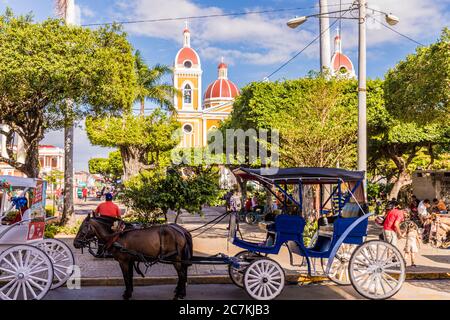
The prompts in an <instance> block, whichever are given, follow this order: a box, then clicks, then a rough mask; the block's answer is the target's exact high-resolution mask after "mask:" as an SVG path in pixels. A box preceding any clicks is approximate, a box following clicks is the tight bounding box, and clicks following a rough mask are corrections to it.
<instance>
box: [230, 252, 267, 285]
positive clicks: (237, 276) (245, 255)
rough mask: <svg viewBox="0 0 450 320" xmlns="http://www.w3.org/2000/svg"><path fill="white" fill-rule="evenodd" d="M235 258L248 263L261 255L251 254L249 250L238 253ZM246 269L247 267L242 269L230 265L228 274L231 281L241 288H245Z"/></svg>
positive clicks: (244, 266)
mask: <svg viewBox="0 0 450 320" xmlns="http://www.w3.org/2000/svg"><path fill="white" fill-rule="evenodd" d="M234 256H235V257H236V258H238V259H239V260H242V261H248V262H249V261H251V260H254V259H256V258H258V257H260V255H259V254H257V253H254V252H250V251H247V250H244V251H241V252H238V253H237V254H235V255H234ZM246 268H247V265H243V266H242V267H240V268H235V267H233V265H231V264H230V265H228V274H229V275H230V279H231V281H232V282H233V283H234V284H235V285H236V286H238V287H239V288H244V272H245V269H246Z"/></svg>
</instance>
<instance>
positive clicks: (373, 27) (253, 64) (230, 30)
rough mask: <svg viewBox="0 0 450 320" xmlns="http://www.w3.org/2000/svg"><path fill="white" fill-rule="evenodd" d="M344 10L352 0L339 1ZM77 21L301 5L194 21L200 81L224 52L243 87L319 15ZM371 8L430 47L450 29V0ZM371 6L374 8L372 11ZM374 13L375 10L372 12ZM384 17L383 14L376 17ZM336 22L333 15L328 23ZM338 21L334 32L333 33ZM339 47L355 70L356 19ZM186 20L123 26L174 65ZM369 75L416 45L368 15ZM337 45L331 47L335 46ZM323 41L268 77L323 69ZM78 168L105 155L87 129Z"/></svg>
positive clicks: (81, 11)
mask: <svg viewBox="0 0 450 320" xmlns="http://www.w3.org/2000/svg"><path fill="white" fill-rule="evenodd" d="M341 2H342V8H347V7H348V6H349V3H350V2H352V1H349V0H341ZM75 3H76V9H77V21H78V23H80V24H82V25H84V24H90V23H103V22H110V21H128V20H145V19H155V18H169V17H170V18H175V17H186V16H199V15H209V14H222V13H233V12H244V11H261V10H266V9H282V8H299V9H298V10H293V11H281V12H276V13H270V14H250V15H241V16H236V17H219V18H209V19H196V20H193V19H191V20H190V22H189V24H190V30H191V44H192V47H194V48H195V49H196V50H197V52H198V53H199V55H200V58H201V62H202V68H203V86H204V88H203V89H205V88H206V86H207V85H208V84H209V83H210V82H211V81H213V80H214V79H215V78H216V76H217V64H218V62H219V61H220V57H221V56H224V59H225V62H227V63H228V64H229V72H228V75H229V77H230V78H231V79H232V80H233V81H234V82H235V83H236V84H237V85H238V86H239V87H243V86H245V85H246V84H247V83H249V82H252V81H261V80H262V79H263V78H264V77H265V76H267V75H268V74H270V73H271V72H272V71H274V70H275V69H277V68H278V67H279V66H280V65H281V64H283V62H285V61H286V60H288V59H289V58H290V57H291V56H293V55H294V54H295V53H296V52H297V51H299V50H300V49H302V48H303V47H304V46H305V45H306V44H307V43H308V42H310V41H311V40H312V39H313V38H314V37H316V36H317V34H318V20H317V19H310V20H308V21H307V22H306V23H305V24H303V25H302V26H301V27H300V28H297V29H295V30H292V29H290V28H288V27H287V26H286V24H285V23H286V21H287V20H288V19H289V18H292V17H293V16H295V15H298V16H301V15H307V14H312V13H316V12H317V8H314V7H315V6H317V3H318V0H272V1H267V0H259V1H256V0H245V1H244V0H241V1H238V0H227V1H225V0H221V1H211V0H203V1H200V0H96V1H91V0H75ZM328 3H329V4H330V5H331V7H330V8H331V9H337V8H339V0H328ZM368 3H369V7H370V8H374V9H377V10H382V11H386V12H392V13H393V14H395V15H397V16H398V17H399V18H400V23H399V24H398V25H397V26H395V27H394V28H395V29H396V30H398V31H399V32H402V33H404V34H406V35H408V36H410V37H411V38H413V39H415V40H416V41H418V42H420V43H423V44H429V43H431V42H433V41H435V40H436V39H437V38H438V37H439V34H440V30H441V29H442V28H443V27H444V26H449V23H448V22H449V21H450V0H428V1H427V0H396V1H392V0H372V1H370V0H368ZM7 6H9V7H11V8H12V9H13V11H14V12H15V13H16V14H25V13H28V12H30V11H31V12H32V13H33V14H34V17H35V20H36V21H41V20H44V19H46V18H48V17H55V10H54V1H53V0H0V10H1V11H4V9H5V8H6V7H7ZM370 12H371V11H370V10H369V13H370ZM375 14H376V13H375ZM376 19H378V20H381V21H382V20H383V17H380V16H378V17H376ZM331 22H333V20H331ZM337 25H338V24H336V25H335V26H334V27H332V29H331V35H332V38H333V37H334V34H335V33H336V28H335V27H336V26H337ZM341 26H342V47H343V51H344V53H346V54H347V55H348V56H349V57H350V58H351V60H352V61H353V63H354V66H355V68H357V23H356V21H355V20H348V19H346V20H342V25H341ZM183 28H184V21H182V20H178V21H169V22H158V23H141V24H129V25H125V31H126V32H127V33H128V35H129V40H130V42H131V43H132V45H133V46H134V48H135V49H139V50H140V51H141V53H142V54H143V56H144V58H145V60H146V62H147V63H148V64H150V65H153V64H156V63H162V64H167V65H172V64H173V60H174V57H175V54H176V52H177V51H178V49H179V48H180V46H181V42H182V30H183ZM367 45H368V50H367V73H368V76H369V77H371V78H376V77H383V75H384V74H385V73H386V71H387V70H388V69H389V68H390V67H393V66H394V65H395V64H396V62H398V61H399V60H401V59H403V58H404V57H405V56H406V55H407V54H409V53H413V52H414V50H415V48H416V46H417V45H416V44H415V43H413V42H411V41H409V40H407V39H405V38H402V37H400V36H399V35H397V34H396V33H394V32H392V31H391V30H388V29H386V28H385V27H383V26H381V25H379V24H378V23H377V22H375V21H374V20H372V19H369V20H368V30H367ZM331 48H332V49H333V44H331ZM318 50H319V47H318V43H315V44H314V45H313V46H311V47H310V48H308V49H307V50H306V51H305V52H304V53H302V54H301V55H299V56H298V57H297V58H296V59H295V60H294V61H293V62H292V63H290V64H289V65H287V66H286V67H284V68H283V69H282V70H280V71H279V72H278V73H276V74H275V75H274V76H272V77H271V78H270V80H272V81H274V80H278V79H284V78H286V79H292V78H298V77H302V76H304V75H306V74H307V73H308V71H310V70H318V68H319V51H318ZM76 133H77V139H76V141H75V159H74V165H75V169H76V170H80V169H86V168H87V160H88V159H89V158H90V157H97V156H106V154H107V153H108V151H109V150H108V149H105V148H99V147H94V146H91V145H90V143H89V141H88V140H87V137H86V135H85V133H84V131H83V130H82V129H78V130H77V131H76ZM43 143H51V144H54V145H57V146H62V144H63V141H62V137H61V133H58V132H56V133H49V134H48V135H47V136H46V138H45V140H44V141H43Z"/></svg>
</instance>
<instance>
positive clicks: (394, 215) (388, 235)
mask: <svg viewBox="0 0 450 320" xmlns="http://www.w3.org/2000/svg"><path fill="white" fill-rule="evenodd" d="M391 205H392V209H391V210H389V211H388V213H387V214H386V218H385V219H384V223H383V232H384V240H385V241H386V242H389V243H390V244H392V245H394V246H397V240H398V239H399V238H401V237H402V232H401V230H400V223H401V222H402V221H403V219H404V214H403V210H400V209H399V208H398V203H397V202H396V201H392V202H391Z"/></svg>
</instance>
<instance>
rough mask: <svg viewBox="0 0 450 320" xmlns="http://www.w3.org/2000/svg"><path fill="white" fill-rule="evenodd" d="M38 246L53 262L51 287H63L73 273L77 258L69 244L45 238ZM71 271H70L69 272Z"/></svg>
mask: <svg viewBox="0 0 450 320" xmlns="http://www.w3.org/2000/svg"><path fill="white" fill-rule="evenodd" d="M37 247H38V248H39V249H41V250H42V251H44V252H45V253H46V254H47V255H48V257H49V258H50V260H52V264H53V284H52V287H51V289H56V288H59V287H61V286H62V285H64V284H65V283H66V281H67V280H69V278H70V276H71V275H72V273H73V267H72V266H73V265H74V264H75V258H74V256H73V253H72V250H70V248H69V246H68V245H67V244H65V243H64V242H63V241H61V240H57V239H44V240H42V241H41V242H39V243H38V245H37ZM69 271H70V272H69Z"/></svg>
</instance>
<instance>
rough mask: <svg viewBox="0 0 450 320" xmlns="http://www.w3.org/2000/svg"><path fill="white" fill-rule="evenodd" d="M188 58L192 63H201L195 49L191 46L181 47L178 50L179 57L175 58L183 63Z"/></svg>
mask: <svg viewBox="0 0 450 320" xmlns="http://www.w3.org/2000/svg"><path fill="white" fill-rule="evenodd" d="M186 60H190V61H191V62H192V64H199V60H200V59H199V58H198V55H197V52H195V50H194V49H192V48H189V47H184V48H181V49H180V51H178V54H177V57H176V59H175V61H176V62H175V63H176V64H183V63H184V62H185V61H186Z"/></svg>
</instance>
